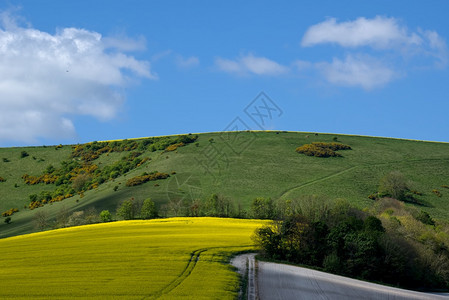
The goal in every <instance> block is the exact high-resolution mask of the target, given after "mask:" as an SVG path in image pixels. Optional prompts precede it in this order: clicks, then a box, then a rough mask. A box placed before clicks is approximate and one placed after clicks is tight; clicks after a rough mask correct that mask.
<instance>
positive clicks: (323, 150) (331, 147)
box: [296, 142, 351, 157]
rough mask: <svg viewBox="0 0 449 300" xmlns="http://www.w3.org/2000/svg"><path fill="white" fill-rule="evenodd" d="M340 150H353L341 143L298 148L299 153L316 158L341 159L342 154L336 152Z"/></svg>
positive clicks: (318, 143)
mask: <svg viewBox="0 0 449 300" xmlns="http://www.w3.org/2000/svg"><path fill="white" fill-rule="evenodd" d="M338 150H351V147H350V146H349V145H345V144H341V143H322V142H314V143H312V144H305V145H302V146H300V147H298V148H296V152H298V153H302V154H305V155H307V156H316V157H340V156H341V154H339V153H337V152H335V151H338Z"/></svg>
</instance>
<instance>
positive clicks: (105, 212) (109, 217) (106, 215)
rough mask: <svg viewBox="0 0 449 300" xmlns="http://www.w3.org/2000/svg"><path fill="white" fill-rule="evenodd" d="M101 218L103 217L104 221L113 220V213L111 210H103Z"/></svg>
mask: <svg viewBox="0 0 449 300" xmlns="http://www.w3.org/2000/svg"><path fill="white" fill-rule="evenodd" d="M100 219H101V221H102V222H110V221H112V215H111V213H110V212H109V210H103V211H102V212H101V213H100Z"/></svg>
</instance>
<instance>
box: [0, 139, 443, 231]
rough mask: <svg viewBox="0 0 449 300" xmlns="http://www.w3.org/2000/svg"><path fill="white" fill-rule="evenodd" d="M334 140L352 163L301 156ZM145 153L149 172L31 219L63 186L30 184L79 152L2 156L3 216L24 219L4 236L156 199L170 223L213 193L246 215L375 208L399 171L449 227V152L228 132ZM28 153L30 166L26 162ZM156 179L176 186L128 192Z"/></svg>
mask: <svg viewBox="0 0 449 300" xmlns="http://www.w3.org/2000/svg"><path fill="white" fill-rule="evenodd" d="M174 138H175V137H172V139H174ZM335 138H337V141H338V142H341V143H344V144H347V145H350V146H351V148H352V150H345V151H341V152H340V153H341V154H342V155H343V157H330V158H320V157H310V156H305V155H303V154H299V153H297V152H295V149H296V148H297V147H298V146H301V145H303V144H308V143H312V142H332V141H333V140H334V139H335ZM137 141H138V142H139V143H141V141H140V140H137ZM142 149H143V151H142V152H143V153H142V154H141V155H140V157H148V158H150V159H151V160H149V161H148V162H146V163H144V164H142V165H141V166H139V167H137V168H135V169H132V170H130V171H128V172H127V173H125V174H123V175H121V176H118V177H116V178H115V179H108V180H107V181H106V182H105V183H102V184H100V185H99V186H98V187H96V188H93V189H92V190H89V191H87V192H85V193H84V197H82V198H80V196H79V195H75V196H73V197H71V198H68V199H65V200H63V201H61V202H55V203H52V204H47V205H45V206H44V207H40V208H37V209H34V210H29V209H24V206H27V205H28V204H29V203H30V199H29V197H28V196H29V195H30V194H35V193H36V194H37V193H40V192H41V191H44V190H55V189H56V186H55V185H54V184H45V183H39V184H36V185H27V184H25V183H24V181H23V179H22V178H21V177H22V175H24V174H29V175H34V176H38V175H40V174H42V172H44V170H45V169H46V168H47V167H48V166H49V165H53V166H54V167H55V168H59V167H60V162H61V161H63V160H70V159H72V158H70V155H71V153H72V151H73V147H72V146H64V147H62V148H60V147H46V148H44V147H33V148H2V149H0V177H3V178H4V179H6V181H5V182H1V183H0V211H1V212H3V211H6V210H8V209H11V208H18V209H19V210H20V211H19V212H18V213H15V214H14V215H13V216H12V217H11V218H12V223H11V224H5V223H4V222H3V221H2V222H0V236H3V237H4V236H10V235H16V234H22V233H26V232H30V231H32V230H33V228H32V222H31V220H32V218H33V215H35V213H36V212H37V211H47V212H48V213H49V216H50V217H55V216H56V214H57V212H58V211H60V210H61V207H63V206H64V207H65V208H66V209H68V210H69V212H73V211H77V210H85V209H86V208H87V207H89V206H94V207H96V209H97V210H98V211H101V210H103V209H109V210H110V211H111V212H114V211H115V209H116V207H117V204H118V203H119V202H120V201H121V200H124V199H130V198H134V199H137V200H139V199H140V200H143V199H146V198H148V197H151V198H152V199H153V201H155V202H156V204H157V206H158V207H159V208H160V210H161V211H162V213H163V214H167V215H174V213H175V212H174V211H173V210H170V209H168V208H167V207H166V206H164V204H168V203H170V202H171V203H172V204H173V203H176V202H179V201H180V200H184V202H189V201H190V202H192V201H193V200H195V199H202V200H205V199H207V198H209V197H210V195H211V194H213V193H216V194H221V195H223V196H225V197H228V198H229V199H231V200H233V201H234V202H235V203H238V204H240V205H241V208H244V209H245V208H246V209H248V208H249V206H250V203H251V201H252V200H253V199H254V198H255V197H271V198H273V199H294V198H301V197H303V196H304V195H325V196H327V197H329V198H331V199H336V198H344V199H347V200H348V201H349V202H351V203H353V204H355V205H356V206H358V207H361V208H363V207H366V206H370V205H372V202H373V201H372V200H370V199H368V196H369V195H370V194H372V193H375V192H377V190H378V185H379V180H380V179H381V178H382V177H383V176H385V174H388V173H389V172H391V171H393V170H395V171H400V172H401V173H402V174H403V175H404V176H405V178H406V179H407V180H408V181H409V185H410V187H411V188H412V189H413V190H415V191H418V192H419V193H421V194H422V195H420V196H416V198H417V199H418V200H419V202H420V203H421V205H420V208H422V209H424V210H426V211H428V212H429V213H430V214H431V215H432V217H434V218H440V219H446V220H449V210H448V209H447V203H448V201H449V189H447V188H445V187H443V186H449V144H447V143H434V142H422V141H411V140H399V139H388V138H374V137H360V136H346V135H334V134H318V135H316V134H313V133H301V132H229V133H205V134H200V135H199V137H198V139H197V140H196V141H194V142H193V143H189V144H187V145H185V146H183V147H179V148H177V149H176V150H175V151H170V152H164V151H163V150H157V151H151V149H148V147H147V148H142ZM22 151H26V152H27V153H28V154H29V156H27V157H24V158H20V156H21V152H22ZM129 153H130V152H129V151H123V152H111V153H103V154H101V155H100V156H99V158H97V159H95V160H93V161H92V163H95V164H96V165H98V167H99V169H103V168H105V167H106V166H108V165H109V166H110V165H112V164H114V163H116V162H117V161H119V160H120V159H122V157H125V156H128V155H129ZM3 158H5V159H6V160H9V162H4V161H3V160H2V159H3ZM78 159H79V158H78ZM72 160H73V159H72ZM153 171H159V172H163V173H167V174H170V177H169V178H168V179H164V180H157V181H149V182H147V183H144V184H142V185H137V186H130V187H127V186H126V182H127V180H128V179H130V178H132V177H135V176H139V175H142V174H143V173H144V172H146V173H150V172H153ZM173 171H174V172H176V174H172V172H173ZM114 189H115V191H114ZM433 190H437V191H438V192H439V195H438V193H435V192H433Z"/></svg>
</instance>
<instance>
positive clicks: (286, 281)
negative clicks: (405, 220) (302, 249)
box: [257, 261, 449, 300]
mask: <svg viewBox="0 0 449 300" xmlns="http://www.w3.org/2000/svg"><path fill="white" fill-rule="evenodd" d="M257 280H258V292H259V297H260V299H261V300H264V299H270V300H271V299H283V300H285V299H287V300H288V299H307V300H309V299H312V300H313V299H337V300H338V299H397V300H402V299H404V300H405V299H449V295H443V294H441V295H436V294H427V293H419V292H413V291H408V290H403V289H398V288H392V287H388V286H383V285H379V284H374V283H369V282H365V281H360V280H356V279H351V278H347V277H342V276H337V275H333V274H329V273H324V272H320V271H315V270H311V269H306V268H301V267H296V266H290V265H284V264H275V263H269V262H262V261H261V262H258V274H257Z"/></svg>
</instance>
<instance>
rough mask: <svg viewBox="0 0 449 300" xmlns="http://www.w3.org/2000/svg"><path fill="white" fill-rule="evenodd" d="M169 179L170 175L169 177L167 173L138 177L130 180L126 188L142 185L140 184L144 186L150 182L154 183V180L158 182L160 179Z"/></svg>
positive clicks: (154, 173)
mask: <svg viewBox="0 0 449 300" xmlns="http://www.w3.org/2000/svg"><path fill="white" fill-rule="evenodd" d="M168 177H170V175H168V174H166V173H160V172H153V173H151V174H147V175H141V176H136V177H133V178H131V179H128V181H127V182H126V186H135V185H140V184H143V183H145V182H148V181H154V180H158V179H166V178H168Z"/></svg>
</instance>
